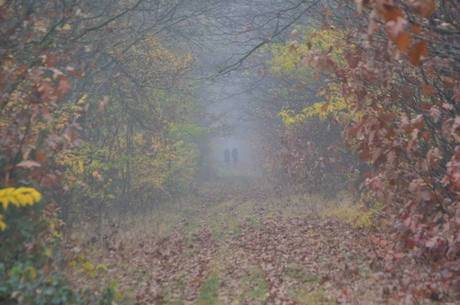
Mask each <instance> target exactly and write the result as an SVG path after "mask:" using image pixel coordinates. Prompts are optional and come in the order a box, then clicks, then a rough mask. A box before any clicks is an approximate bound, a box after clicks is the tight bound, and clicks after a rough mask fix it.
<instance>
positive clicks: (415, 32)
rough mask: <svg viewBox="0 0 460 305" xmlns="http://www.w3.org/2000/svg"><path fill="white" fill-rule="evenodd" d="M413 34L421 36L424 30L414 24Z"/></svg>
mask: <svg viewBox="0 0 460 305" xmlns="http://www.w3.org/2000/svg"><path fill="white" fill-rule="evenodd" d="M412 32H414V34H415V35H420V33H422V30H421V29H420V27H419V26H418V25H416V24H414V25H413V26H412Z"/></svg>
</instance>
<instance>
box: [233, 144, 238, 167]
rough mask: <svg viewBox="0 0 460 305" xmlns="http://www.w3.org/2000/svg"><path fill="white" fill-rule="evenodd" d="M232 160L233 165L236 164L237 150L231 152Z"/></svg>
mask: <svg viewBox="0 0 460 305" xmlns="http://www.w3.org/2000/svg"><path fill="white" fill-rule="evenodd" d="M232 159H233V163H235V165H236V163H237V162H238V149H236V148H234V149H233V150H232Z"/></svg>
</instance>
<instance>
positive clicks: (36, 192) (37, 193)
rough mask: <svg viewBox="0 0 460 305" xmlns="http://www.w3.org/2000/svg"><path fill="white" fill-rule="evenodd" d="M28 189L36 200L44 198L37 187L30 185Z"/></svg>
mask: <svg viewBox="0 0 460 305" xmlns="http://www.w3.org/2000/svg"><path fill="white" fill-rule="evenodd" d="M28 191H29V192H30V195H31V196H32V198H33V199H34V201H35V202H39V201H40V200H42V194H40V193H39V192H38V191H37V190H36V189H34V188H32V187H29V188H28Z"/></svg>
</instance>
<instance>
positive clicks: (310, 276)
mask: <svg viewBox="0 0 460 305" xmlns="http://www.w3.org/2000/svg"><path fill="white" fill-rule="evenodd" d="M230 182H231V181H230ZM219 183H220V184H219ZM318 200H319V199H312V198H308V197H301V198H297V201H295V200H293V201H291V202H290V203H286V202H285V201H286V200H285V199H281V200H280V199H277V198H273V197H272V196H270V192H269V190H267V189H264V188H263V187H262V186H261V185H260V184H258V182H255V181H254V180H251V179H249V180H247V181H246V180H244V179H242V181H239V180H238V179H235V181H233V182H232V183H229V181H228V180H227V181H225V184H224V185H222V181H220V182H216V185H208V186H207V189H203V190H202V191H201V192H200V194H198V196H197V197H196V198H194V199H190V200H189V201H186V202H183V203H182V204H177V205H175V206H170V207H168V209H166V210H165V211H163V212H162V213H161V214H159V217H158V218H157V219H156V220H155V221H152V223H150V225H144V226H143V233H142V234H141V233H139V232H140V231H136V232H135V233H134V234H133V235H131V237H126V236H125V237H120V238H119V241H118V242H117V243H116V245H115V246H114V249H112V250H111V251H110V252H109V253H101V256H100V262H101V263H103V264H105V265H107V266H108V267H109V272H110V274H109V275H110V276H109V277H110V278H111V279H112V280H113V279H114V278H115V279H116V281H117V283H118V287H119V290H120V291H122V292H123V294H124V295H127V296H130V297H128V299H129V298H131V301H132V302H133V303H134V304H337V303H345V302H347V303H348V304H378V303H386V302H384V301H382V299H381V296H382V292H381V291H379V290H378V286H379V285H378V283H377V284H376V280H375V278H374V275H375V272H374V271H371V270H370V269H369V265H371V261H372V259H373V257H374V255H373V252H372V248H371V247H369V240H368V238H367V237H365V234H363V232H362V231H360V230H354V229H352V228H351V227H350V226H349V225H348V224H347V223H345V222H343V221H340V220H338V219H337V218H335V217H333V218H323V217H319V216H318V215H317V214H316V213H314V212H313V210H315V209H314V206H315V205H321V202H318ZM162 225H164V226H165V227H166V228H168V229H167V230H166V229H162V228H163V227H162ZM132 230H135V228H133V229H132Z"/></svg>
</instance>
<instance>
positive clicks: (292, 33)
mask: <svg viewBox="0 0 460 305" xmlns="http://www.w3.org/2000/svg"><path fill="white" fill-rule="evenodd" d="M291 35H292V36H293V37H297V36H299V32H297V30H296V29H293V30H292V32H291Z"/></svg>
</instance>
